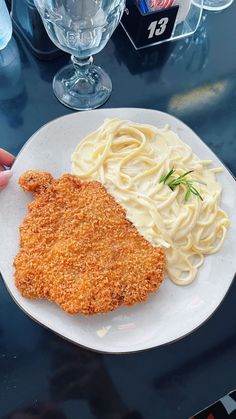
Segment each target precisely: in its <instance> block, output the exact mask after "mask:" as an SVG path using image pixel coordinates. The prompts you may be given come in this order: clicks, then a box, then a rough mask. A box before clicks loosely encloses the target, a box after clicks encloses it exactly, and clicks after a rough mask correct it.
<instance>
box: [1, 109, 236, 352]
mask: <svg viewBox="0 0 236 419" xmlns="http://www.w3.org/2000/svg"><path fill="white" fill-rule="evenodd" d="M131 110H135V111H145V112H157V113H158V114H162V115H164V116H167V117H171V118H172V119H173V120H175V121H176V122H177V123H180V124H181V125H182V126H183V127H184V128H187V130H190V131H191V132H192V133H193V134H194V135H195V136H196V137H198V139H199V140H200V141H201V145H203V146H204V147H205V148H206V149H208V150H209V151H210V152H211V153H212V155H213V156H214V157H215V158H216V159H218V160H219V161H220V163H221V164H222V166H223V167H224V168H225V170H226V172H228V174H229V175H230V177H231V178H232V179H233V180H234V182H235V183H236V176H235V175H234V174H233V173H232V172H231V170H230V169H229V168H228V167H227V166H226V165H225V163H224V162H223V161H222V160H221V158H220V157H218V156H217V155H216V154H215V152H214V151H213V150H211V148H210V147H209V146H208V145H207V144H206V143H205V142H204V141H203V140H202V139H201V138H200V137H199V135H198V134H197V133H196V132H195V131H194V130H193V129H192V128H191V127H190V126H188V125H187V124H186V123H185V122H183V121H182V120H181V119H179V118H177V117H176V116H174V115H172V114H170V113H167V112H163V111H160V110H158V109H151V108H139V107H118V108H100V109H95V110H88V111H83V112H82V113H80V112H71V113H69V114H66V115H62V116H59V117H57V118H54V119H52V120H50V121H48V122H46V123H45V124H43V125H42V126H41V127H39V128H38V129H37V130H36V131H35V132H34V133H33V134H32V135H31V136H30V137H29V138H28V140H27V141H26V142H25V143H24V145H23V146H22V148H21V149H20V151H19V153H18V154H17V156H16V159H15V161H14V163H13V165H12V170H14V166H15V164H16V163H17V161H18V158H19V157H20V156H21V154H22V153H23V151H24V150H25V148H26V147H28V145H29V144H30V143H31V142H32V141H33V140H34V137H35V136H36V135H37V134H38V133H39V132H40V131H41V130H43V129H44V128H46V127H47V126H48V125H51V124H53V123H55V122H56V121H60V120H63V119H65V118H70V117H75V116H78V115H80V114H84V113H86V114H88V113H94V112H96V113H100V112H106V111H108V112H109V111H118V112H119V111H123V112H125V111H131ZM149 125H153V124H149ZM0 274H1V276H2V278H3V282H4V285H5V287H6V289H7V291H8V293H9V294H10V296H11V298H12V300H13V301H14V302H15V304H16V305H17V306H18V307H19V308H20V310H21V311H22V312H23V313H24V314H25V315H26V316H27V317H29V318H30V319H31V320H33V321H35V322H36V323H37V324H39V325H40V326H42V327H43V328H45V329H46V330H50V331H51V332H53V333H54V334H55V335H57V336H59V337H60V338H62V339H64V340H66V341H67V342H70V343H72V344H74V345H76V346H78V347H80V348H83V349H87V350H90V351H92V352H97V353H100V354H109V355H128V354H133V353H138V352H140V353H142V352H146V351H149V350H154V349H157V348H159V347H163V346H166V345H170V344H172V343H175V342H178V341H179V340H181V339H184V338H186V337H188V336H189V335H190V334H192V333H194V332H195V331H197V330H198V329H199V328H200V327H201V326H203V325H204V324H205V323H206V322H208V321H209V320H210V319H211V317H212V316H213V315H214V314H215V313H216V311H217V310H218V309H219V308H220V307H221V305H222V304H223V302H224V300H225V299H226V297H227V295H228V293H229V291H230V289H231V288H232V285H233V283H234V281H235V280H236V272H235V273H234V275H233V278H232V279H231V282H230V284H229V287H228V289H227V290H226V292H225V294H224V295H223V297H222V299H221V301H220V302H219V304H218V305H217V306H216V307H215V309H214V310H213V311H212V312H211V313H210V314H209V316H208V317H207V318H206V319H204V320H203V321H202V322H201V323H200V324H199V325H197V326H195V327H194V328H193V329H191V330H190V331H188V332H186V333H184V334H183V335H181V336H179V337H177V338H174V339H172V340H170V341H168V342H164V343H160V344H157V345H154V346H150V347H147V348H141V349H135V350H127V351H123V350H119V351H109V350H108V351H106V350H102V349H96V348H94V347H91V346H86V345H83V344H81V343H78V342H76V341H75V340H73V339H71V338H69V337H67V336H65V335H63V334H61V333H60V332H58V331H56V330H55V329H53V328H52V327H50V326H48V325H46V324H44V323H43V322H41V321H40V320H38V319H37V318H35V317H34V315H32V314H31V313H29V312H28V311H27V310H26V309H25V308H23V307H22V305H21V303H20V302H19V301H18V300H17V299H16V298H15V296H14V295H13V294H12V292H11V290H10V289H9V287H8V284H7V281H6V280H5V278H4V274H3V273H2V272H1V271H0Z"/></svg>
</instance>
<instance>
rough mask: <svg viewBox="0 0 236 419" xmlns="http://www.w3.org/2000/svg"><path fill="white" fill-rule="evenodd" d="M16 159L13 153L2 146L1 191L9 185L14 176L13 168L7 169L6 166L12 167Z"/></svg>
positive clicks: (0, 161) (0, 156) (0, 160)
mask: <svg viewBox="0 0 236 419" xmlns="http://www.w3.org/2000/svg"><path fill="white" fill-rule="evenodd" d="M14 160H15V157H14V156H13V155H12V154H10V153H8V151H5V150H3V149H2V148H0V191H1V190H2V189H3V188H5V186H7V184H8V182H9V180H10V178H11V176H12V172H11V170H5V167H7V168H10V167H11V166H12V164H13V162H14Z"/></svg>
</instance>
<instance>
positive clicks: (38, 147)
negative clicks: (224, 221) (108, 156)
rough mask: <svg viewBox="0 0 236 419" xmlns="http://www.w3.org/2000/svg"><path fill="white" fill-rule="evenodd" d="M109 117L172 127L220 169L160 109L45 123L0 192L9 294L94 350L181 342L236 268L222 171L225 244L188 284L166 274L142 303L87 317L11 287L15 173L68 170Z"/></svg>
mask: <svg viewBox="0 0 236 419" xmlns="http://www.w3.org/2000/svg"><path fill="white" fill-rule="evenodd" d="M108 117H109V118H114V117H118V118H123V119H130V120H133V121H137V122H141V123H147V124H152V125H155V126H158V127H162V126H163V125H164V124H169V125H170V127H171V128H172V129H173V130H174V131H175V132H177V133H178V134H179V136H180V138H181V139H182V140H184V141H185V142H186V143H187V144H189V145H190V146H191V147H192V149H193V151H194V152H195V153H196V154H197V155H198V156H199V157H200V158H202V159H212V160H213V163H214V165H216V166H222V163H221V162H220V161H219V160H218V158H217V157H216V156H215V155H214V154H213V153H212V151H211V150H210V149H209V148H208V147H207V146H206V145H205V144H204V143H203V142H202V141H201V140H200V138H199V137H198V136H197V135H196V134H195V133H194V132H193V131H192V130H191V129H190V128H188V127H187V126H186V125H184V124H183V123H182V122H181V121H179V120H177V119H176V118H174V117H173V116H171V115H168V114H165V113H162V112H158V111H154V110H146V109H135V108H127V109H125V108H124V109H102V110H96V111H90V112H83V113H75V114H71V115H68V116H64V117H62V118H59V119H56V120H54V121H52V122H50V123H49V124H47V125H45V126H44V127H42V128H41V129H40V130H39V131H37V132H36V133H35V134H34V135H33V136H32V137H31V138H30V140H29V141H28V142H27V143H26V145H25V146H24V147H23V149H22V151H21V152H20V154H19V156H18V158H17V160H16V162H15V164H14V176H13V178H12V180H11V183H10V185H9V187H8V188H7V189H5V190H4V191H3V192H1V193H0V208H1V210H0V237H1V241H0V261H1V262H0V263H1V265H0V270H1V272H2V275H3V278H4V280H5V283H6V286H7V288H8V290H9V292H10V294H11V295H12V297H13V299H14V300H15V302H16V303H17V304H18V305H19V306H20V307H21V308H22V310H23V311H24V312H25V313H27V314H28V315H29V316H30V317H31V318H32V319H34V320H36V321H37V322H39V323H41V324H43V325H44V326H46V327H48V328H49V329H51V330H53V331H54V332H56V333H58V334H59V335H61V336H63V337H65V338H66V339H69V340H70V341H72V342H74V343H76V344H79V345H82V346H85V347H87V348H91V349H94V350H98V351H105V352H113V353H122V352H132V351H139V350H143V349H148V348H152V347H156V346H159V345H163V344H165V343H168V342H171V341H174V340H176V339H179V338H181V337H183V336H184V335H186V334H188V333H190V332H191V331H193V330H194V329H196V328H197V327H198V326H200V325H201V324H202V323H203V322H204V321H206V320H207V319H208V318H209V316H210V315H211V314H212V313H213V312H214V310H215V309H216V308H217V307H218V305H219V304H220V302H221V301H222V299H223V298H224V296H225V294H226V293H227V291H228V289H229V287H230V284H231V283H232V281H233V277H234V273H235V268H234V265H235V262H234V261H233V249H235V242H236V239H235V237H236V217H235V214H234V212H235V204H236V188H235V180H234V179H233V177H232V176H231V174H230V173H229V172H228V171H227V169H225V170H224V173H223V174H221V175H220V176H219V180H220V182H221V183H222V184H223V197H222V207H223V209H225V210H226V211H227V213H228V214H229V216H230V218H231V220H232V224H231V227H230V228H229V231H228V235H227V240H226V242H225V244H224V246H223V248H222V249H221V250H220V252H219V253H217V254H215V255H212V256H208V257H207V258H206V260H205V263H204V266H203V267H202V268H201V269H200V271H199V274H198V277H197V279H196V280H195V281H194V282H193V284H191V285H189V286H187V287H178V286H176V285H174V284H173V283H172V282H171V281H170V280H169V279H166V281H164V283H163V285H162V286H161V288H160V291H159V292H158V293H156V294H155V295H152V296H151V297H150V298H149V300H148V301H147V302H146V303H143V304H139V305H136V306H134V307H131V308H121V309H119V310H116V311H114V312H112V313H109V314H104V315H95V316H92V317H83V316H82V315H76V316H69V315H67V314H65V313H64V312H63V311H62V310H61V309H60V308H59V307H57V306H56V305H55V304H53V303H50V302H48V301H42V300H41V301H32V300H27V299H25V298H23V297H21V295H20V293H19V291H18V290H17V288H16V287H15V284H14V279H13V267H12V262H13V259H14V256H15V254H16V253H17V251H18V240H19V233H18V227H19V225H20V224H21V222H22V220H23V217H24V216H25V214H26V204H27V202H29V201H30V200H31V196H30V194H25V193H24V192H23V191H22V190H21V188H20V187H19V186H18V184H17V181H18V178H19V176H20V175H21V174H22V173H23V172H24V171H25V170H28V169H38V170H46V171H50V172H52V174H53V175H54V176H56V177H57V176H60V175H61V174H62V173H65V172H70V171H71V165H70V156H71V153H72V151H73V150H74V148H75V146H76V145H77V144H78V142H79V141H80V140H81V139H82V138H83V137H84V136H85V135H87V134H88V133H89V132H91V131H92V130H95V129H96V128H97V127H98V126H99V125H101V124H102V123H103V120H104V118H108Z"/></svg>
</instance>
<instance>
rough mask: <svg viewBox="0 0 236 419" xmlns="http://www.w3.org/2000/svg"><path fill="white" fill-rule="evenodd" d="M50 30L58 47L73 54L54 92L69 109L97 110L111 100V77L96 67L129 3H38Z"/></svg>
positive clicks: (93, 0)
mask: <svg viewBox="0 0 236 419" xmlns="http://www.w3.org/2000/svg"><path fill="white" fill-rule="evenodd" d="M34 2H35V5H36V7H37V9H38V11H39V13H40V15H41V18H42V20H43V23H44V26H45V28H46V31H47V33H48V35H49V37H50V38H51V40H52V41H53V42H54V44H55V45H57V47H58V48H60V49H62V50H64V51H66V52H68V53H70V54H71V55H72V57H71V60H72V63H71V64H70V65H67V66H66V67H63V68H62V69H61V70H60V71H59V72H58V73H57V74H56V75H55V77H54V80H53V90H54V93H55V95H56V97H57V98H58V99H59V100H60V101H61V102H62V103H63V104H64V105H66V106H68V107H69V108H72V109H76V110H85V109H94V108H97V107H99V106H101V105H102V104H103V103H105V102H106V100H107V99H108V98H109V96H110V94H111V91H112V83H111V80H110V77H109V76H108V75H107V74H106V73H105V71H104V70H103V69H101V68H100V67H98V66H96V65H94V64H93V58H92V55H94V54H97V53H98V52H99V51H101V50H102V49H103V48H104V46H105V45H106V43H107V42H108V40H109V39H110V37H111V35H112V33H113V32H114V30H115V28H116V26H117V25H118V23H119V21H120V18H121V15H122V13H123V11H124V7H125V0H34Z"/></svg>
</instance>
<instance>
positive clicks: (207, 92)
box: [0, 2, 236, 419]
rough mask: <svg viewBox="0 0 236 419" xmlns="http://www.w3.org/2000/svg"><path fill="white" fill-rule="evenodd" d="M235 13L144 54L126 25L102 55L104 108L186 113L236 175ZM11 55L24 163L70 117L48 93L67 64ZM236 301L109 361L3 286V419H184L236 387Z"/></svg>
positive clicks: (0, 82)
mask: <svg viewBox="0 0 236 419" xmlns="http://www.w3.org/2000/svg"><path fill="white" fill-rule="evenodd" d="M235 16H236V2H234V3H233V5H232V6H231V7H230V8H229V9H227V10H225V11H223V12H221V13H208V14H206V13H205V14H204V18H203V21H202V24H201V26H200V28H199V29H198V31H197V33H196V34H195V35H194V36H192V37H191V38H187V39H185V40H182V41H179V42H176V43H171V44H165V45H162V46H159V47H158V46H157V47H153V48H149V49H146V50H144V51H143V52H142V53H141V52H136V51H135V50H134V49H133V47H132V45H131V43H130V41H129V40H128V38H127V37H126V35H125V33H124V32H123V29H122V28H121V27H118V29H117V30H116V32H115V33H114V35H113V37H112V39H111V40H110V41H109V43H108V44H107V46H106V47H105V49H104V50H103V51H102V52H101V53H99V54H98V56H96V57H95V62H96V63H97V64H100V65H101V66H102V67H103V68H104V69H105V70H106V71H107V72H108V73H109V74H110V76H111V77H112V82H113V93H112V96H111V98H110V99H109V101H108V102H107V103H106V104H105V105H104V107H142V108H153V109H159V110H162V111H164V112H169V113H170V114H172V115H175V116H177V117H178V118H180V119H182V120H183V121H184V122H185V123H186V124H188V125H189V126H190V127H191V128H192V129H193V130H195V131H196V133H197V134H198V135H199V136H200V137H201V138H202V140H203V141H205V142H206V143H207V144H208V145H209V146H210V147H211V149H212V150H213V151H214V152H215V153H216V154H217V155H218V156H219V158H221V159H222V161H223V162H224V163H225V164H226V165H227V166H228V168H229V169H230V170H231V171H232V172H233V173H234V174H236V25H235ZM8 48H9V54H7V56H6V55H5V57H4V59H3V57H2V56H1V54H0V63H1V64H0V147H2V148H5V149H7V150H9V151H10V152H12V153H14V154H17V153H18V152H19V151H20V149H21V147H22V146H23V145H24V143H25V142H26V141H27V139H28V138H29V137H30V136H31V135H32V134H33V133H34V132H35V131H36V130H37V129H38V128H40V127H41V126H42V125H43V124H45V123H46V122H48V121H50V120H51V119H54V118H56V117H58V116H61V115H65V114H68V113H70V112H71V111H70V110H69V109H67V108H65V107H63V105H61V104H60V103H59V102H58V101H57V99H56V98H55V97H54V95H53V92H52V86H51V84H52V78H53V75H54V74H55V72H56V71H57V70H58V69H59V68H60V67H61V66H62V65H63V64H65V63H67V62H68V60H69V57H68V55H66V54H62V55H61V56H60V57H59V58H57V59H54V60H51V61H48V62H44V61H39V60H38V59H36V58H35V57H34V56H33V55H32V54H31V52H30V51H29V50H28V49H27V47H26V46H25V44H24V42H23V41H22V40H21V39H20V38H18V37H16V36H15V41H14V40H13V41H12V42H11V44H10V45H9V46H8ZM3 62H4V63H5V64H3ZM6 63H7V64H6ZM3 65H4V68H3ZM0 239H1V240H4V237H1V238H0ZM235 250H236V249H232V257H233V255H234V254H235ZM217 280H223V278H217ZM235 301H236V283H235V282H234V283H233V285H232V286H231V288H230V290H229V292H228V294H227V296H226V297H225V299H224V301H223V302H222V304H221V306H220V307H219V308H218V309H217V311H216V312H215V313H214V314H213V316H212V317H211V318H210V320H208V321H207V322H206V323H205V324H204V325H202V326H201V327H200V328H199V329H198V330H197V331H195V332H194V333H192V334H190V335H188V336H186V337H185V338H184V339H181V340H180V341H178V342H175V343H173V344H170V345H166V346H163V347H160V348H156V349H152V350H149V351H145V352H140V353H136V354H129V355H104V354H99V353H95V352H91V351H89V350H85V349H81V348H79V347H76V346H74V345H73V344H70V343H68V342H66V341H64V340H63V339H61V338H59V337H57V336H56V335H54V334H53V333H51V332H49V331H47V330H45V329H44V328H43V327H41V326H39V325H38V324H36V323H34V322H33V321H32V320H31V319H29V318H28V317H27V316H26V315H25V314H24V313H23V312H21V311H20V309H19V308H18V307H17V306H16V305H15V303H14V302H13V301H12V299H11V297H10V296H9V294H8V292H7V290H6V288H5V286H4V284H3V281H1V282H0V418H5V417H8V418H11V419H22V418H23V419H31V418H37V419H38V418H40V419H42V418H43V419H46V418H47V419H51V418H55V419H57V418H58V419H60V418H61V419H63V418H64V419H65V418H67V419H95V418H97V419H184V418H187V417H189V416H191V415H193V414H194V413H195V412H197V411H199V410H201V409H202V408H204V407H205V406H207V405H209V404H210V403H212V402H214V401H215V400H217V399H218V398H219V397H221V396H223V395H224V394H226V393H227V392H229V391H230V390H233V389H234V388H236V362H235V357H236V316H235ZM156 321H157V322H158V319H156Z"/></svg>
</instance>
